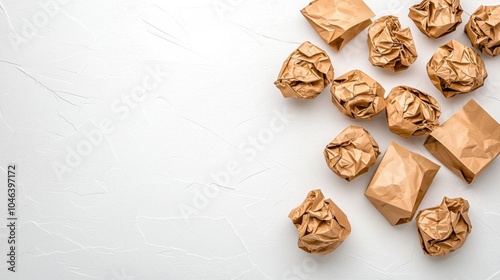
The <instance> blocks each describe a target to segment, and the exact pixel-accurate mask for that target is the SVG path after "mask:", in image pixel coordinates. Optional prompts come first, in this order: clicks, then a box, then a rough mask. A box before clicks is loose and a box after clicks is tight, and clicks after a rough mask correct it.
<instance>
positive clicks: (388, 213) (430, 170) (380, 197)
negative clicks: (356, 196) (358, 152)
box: [365, 142, 440, 226]
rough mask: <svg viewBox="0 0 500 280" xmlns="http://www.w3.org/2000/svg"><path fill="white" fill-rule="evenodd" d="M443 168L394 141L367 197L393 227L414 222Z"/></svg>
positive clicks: (371, 183) (369, 187) (372, 182)
mask: <svg viewBox="0 0 500 280" xmlns="http://www.w3.org/2000/svg"><path fill="white" fill-rule="evenodd" d="M439 168H440V166H439V165H437V164H435V163H433V162H432V161H430V160H428V159H427V158H425V157H423V156H421V155H419V154H417V153H414V152H411V151H409V150H407V149H405V148H403V147H401V146H399V145H398V144H396V143H394V142H391V144H390V145H389V148H387V151H386V152H385V154H384V157H383V158H382V161H381V162H380V165H379V166H378V168H377V170H376V171H375V174H374V175H373V178H372V180H371V182H370V184H369V185H368V188H367V189H366V192H365V196H366V197H367V198H368V200H370V202H371V203H372V204H373V205H374V206H375V207H376V208H377V209H378V211H380V213H382V215H384V217H385V218H386V219H387V221H388V222H389V223H390V224H391V225H393V226H394V225H400V224H404V223H407V222H409V221H411V219H412V218H413V216H414V215H415V212H416V211H417V208H418V206H419V205H420V202H421V201H422V199H423V198H424V196H425V193H426V192H427V190H428V189H429V186H430V185H431V183H432V180H433V179H434V176H436V174H437V172H438V171H439Z"/></svg>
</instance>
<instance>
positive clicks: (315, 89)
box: [274, 41, 333, 99]
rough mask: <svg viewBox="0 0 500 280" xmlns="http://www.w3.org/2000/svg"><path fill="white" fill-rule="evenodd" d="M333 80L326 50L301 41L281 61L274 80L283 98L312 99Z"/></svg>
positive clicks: (331, 67)
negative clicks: (283, 60)
mask: <svg viewBox="0 0 500 280" xmlns="http://www.w3.org/2000/svg"><path fill="white" fill-rule="evenodd" d="M332 80H333V66H332V63H331V61H330V57H328V55H327V54H326V52H325V51H324V50H322V49H320V48H319V47H317V46H315V45H314V44H312V43H310V42H307V41H306V42H304V43H302V44H301V45H300V46H299V47H298V48H297V49H296V50H295V51H294V52H292V54H290V56H288V58H287V59H286V60H285V62H283V66H282V67H281V70H280V73H279V74H278V79H277V80H276V81H275V82H274V84H275V85H276V87H277V88H278V89H279V90H280V91H281V93H282V94H283V96H284V97H285V98H303V99H313V98H315V97H316V96H318V95H319V94H320V93H321V91H322V90H323V89H324V88H325V87H326V86H327V85H329V84H330V83H331V82H332Z"/></svg>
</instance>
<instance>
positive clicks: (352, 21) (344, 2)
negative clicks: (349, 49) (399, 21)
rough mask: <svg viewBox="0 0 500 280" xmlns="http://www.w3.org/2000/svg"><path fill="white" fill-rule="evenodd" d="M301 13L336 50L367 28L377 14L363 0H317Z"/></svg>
mask: <svg viewBox="0 0 500 280" xmlns="http://www.w3.org/2000/svg"><path fill="white" fill-rule="evenodd" d="M301 13H302V14H303V15H304V17H305V18H306V19H307V21H309V23H310V24H311V25H312V27H313V28H314V29H315V30H316V32H318V34H319V36H321V38H323V40H324V41H325V42H326V43H327V44H328V45H330V46H331V47H332V48H333V49H334V50H336V51H338V50H340V49H342V48H343V47H344V46H345V45H346V44H347V43H348V42H349V41H351V40H352V39H353V38H354V37H356V35H358V34H359V33H361V31H363V30H364V29H365V28H367V27H368V26H369V25H370V24H371V23H372V21H371V19H370V18H372V17H374V16H375V14H374V13H373V11H372V10H370V8H369V7H368V6H367V5H366V4H365V3H364V2H363V1H362V0H315V1H313V2H311V3H310V4H309V5H308V6H307V7H305V8H304V9H302V10H301Z"/></svg>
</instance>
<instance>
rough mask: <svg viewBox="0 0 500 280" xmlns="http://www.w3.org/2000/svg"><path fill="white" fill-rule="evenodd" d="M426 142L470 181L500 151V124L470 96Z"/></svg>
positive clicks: (440, 157) (434, 152)
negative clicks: (470, 98)
mask: <svg viewBox="0 0 500 280" xmlns="http://www.w3.org/2000/svg"><path fill="white" fill-rule="evenodd" d="M424 146H425V147H426V148H427V150H429V151H430V152H431V153H432V154H433V155H434V156H435V157H436V158H437V159H438V160H439V161H441V163H443V164H444V165H445V166H446V167H448V168H449V169H450V170H451V171H453V173H455V174H457V175H458V176H459V177H461V178H462V179H464V180H465V181H466V182H467V183H469V184H470V183H472V182H473V181H474V179H476V178H477V176H478V175H479V174H480V173H481V172H482V171H483V170H484V169H485V168H486V167H487V166H488V165H489V164H490V163H491V162H493V160H495V158H496V157H497V156H498V155H499V154H500V125H499V124H498V122H497V121H495V119H493V118H492V117H491V116H490V115H489V114H488V113H487V112H486V111H485V110H484V109H483V108H482V107H481V106H479V104H477V103H476V102H475V101H474V100H470V101H469V102H467V104H465V106H464V107H463V108H462V109H460V110H459V111H458V112H457V113H455V114H454V115H453V116H452V117H451V118H449V119H448V120H447V121H445V122H444V123H443V124H442V125H441V126H439V127H437V128H436V129H435V130H434V131H433V132H432V133H431V135H430V136H429V137H428V138H427V140H426V141H425V143H424Z"/></svg>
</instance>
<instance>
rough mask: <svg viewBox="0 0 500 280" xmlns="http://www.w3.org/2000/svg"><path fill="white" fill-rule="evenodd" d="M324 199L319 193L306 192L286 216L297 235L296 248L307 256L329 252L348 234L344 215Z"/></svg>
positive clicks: (316, 191)
mask: <svg viewBox="0 0 500 280" xmlns="http://www.w3.org/2000/svg"><path fill="white" fill-rule="evenodd" d="M324 198H325V197H324V196H323V193H321V190H313V191H310V192H309V194H308V195H307V198H306V199H305V200H304V202H302V204H301V205H300V206H298V207H297V208H295V209H293V210H292V211H291V212H290V214H289V215H288V217H289V218H290V219H291V220H292V222H293V224H294V225H295V227H296V228H297V231H298V232H299V241H298V245H299V248H301V249H302V250H304V251H306V252H308V253H311V254H320V255H326V254H329V253H331V252H332V251H333V250H335V249H337V247H339V246H340V244H342V242H343V241H344V240H345V239H346V238H347V237H348V236H349V234H350V233H351V224H350V223H349V220H348V219H347V216H346V215H345V214H344V212H342V210H340V208H339V207H337V205H335V203H333V201H332V200H331V199H326V200H324Z"/></svg>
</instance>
